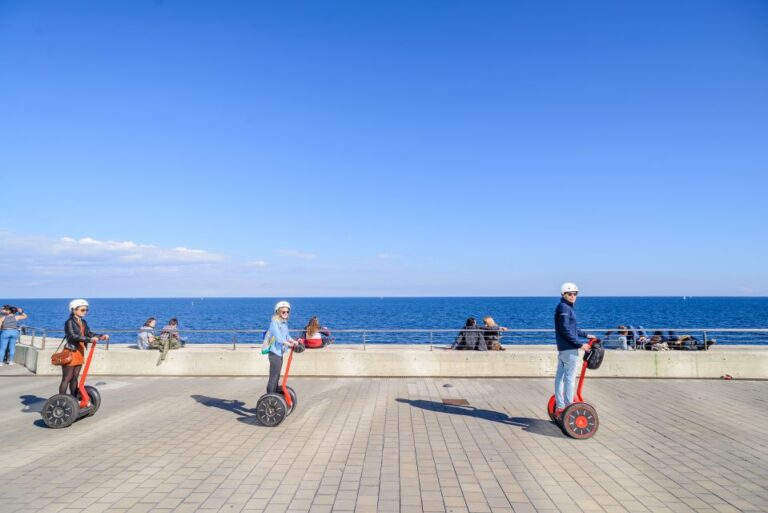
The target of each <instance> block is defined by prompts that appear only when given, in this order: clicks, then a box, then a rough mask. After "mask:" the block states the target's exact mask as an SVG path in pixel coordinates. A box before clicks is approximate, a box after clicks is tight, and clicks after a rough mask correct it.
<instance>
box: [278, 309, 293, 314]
mask: <svg viewBox="0 0 768 513" xmlns="http://www.w3.org/2000/svg"><path fill="white" fill-rule="evenodd" d="M289 313H291V311H290V310H280V315H283V314H285V315H288V314H289Z"/></svg>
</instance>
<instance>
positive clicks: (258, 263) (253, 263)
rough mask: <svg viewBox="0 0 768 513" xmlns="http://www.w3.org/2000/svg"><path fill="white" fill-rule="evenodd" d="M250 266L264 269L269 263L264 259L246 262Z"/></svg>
mask: <svg viewBox="0 0 768 513" xmlns="http://www.w3.org/2000/svg"><path fill="white" fill-rule="evenodd" d="M245 265H247V266H248V267H255V268H257V269H264V268H265V267H267V263H266V262H265V261H264V260H250V261H248V262H246V263H245Z"/></svg>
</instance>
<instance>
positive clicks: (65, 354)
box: [51, 337, 72, 365]
mask: <svg viewBox="0 0 768 513" xmlns="http://www.w3.org/2000/svg"><path fill="white" fill-rule="evenodd" d="M65 340H67V337H64V338H63V339H61V344H59V347H57V348H56V352H55V353H53V354H52V355H51V365H69V364H70V363H71V362H72V351H70V350H69V349H67V348H66V347H65V348H64V350H62V351H59V349H61V346H62V344H64V341H65Z"/></svg>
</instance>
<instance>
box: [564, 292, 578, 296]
mask: <svg viewBox="0 0 768 513" xmlns="http://www.w3.org/2000/svg"><path fill="white" fill-rule="evenodd" d="M565 295H566V296H578V295H579V293H578V292H566V293H565Z"/></svg>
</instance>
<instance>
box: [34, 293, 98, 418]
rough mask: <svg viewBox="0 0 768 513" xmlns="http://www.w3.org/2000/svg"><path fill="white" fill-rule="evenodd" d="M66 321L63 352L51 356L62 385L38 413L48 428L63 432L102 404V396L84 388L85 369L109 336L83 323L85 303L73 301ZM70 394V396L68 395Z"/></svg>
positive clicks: (91, 388) (86, 387)
mask: <svg viewBox="0 0 768 513" xmlns="http://www.w3.org/2000/svg"><path fill="white" fill-rule="evenodd" d="M69 312H70V314H69V318H68V319H67V321H66V322H65V323H64V340H62V344H64V351H62V352H61V353H58V352H57V353H56V354H54V355H53V357H54V358H52V360H54V359H55V360H56V361H55V362H53V363H54V364H55V365H61V383H60V384H59V393H58V394H57V395H54V396H53V397H51V398H49V399H48V401H46V403H45V405H44V406H43V410H42V412H41V414H42V416H43V421H44V422H45V424H46V425H47V426H48V427H52V428H63V427H68V426H69V425H71V424H72V423H73V422H74V421H75V420H77V419H78V418H80V417H85V416H91V415H93V414H94V413H96V410H98V409H99V406H100V404H101V395H100V394H99V391H98V390H96V388H95V387H92V386H86V385H85V379H86V377H87V372H88V367H89V366H90V363H91V358H93V350H94V349H95V346H96V343H97V342H98V341H99V340H107V339H109V335H99V334H96V333H93V332H92V331H91V329H90V328H89V327H88V323H87V322H86V321H85V316H86V315H87V314H88V301H86V300H85V299H74V300H72V301H70V303H69ZM88 343H91V344H92V345H91V349H90V352H89V353H88V360H87V362H86V360H85V348H86V346H87V345H88ZM84 363H85V368H86V370H85V373H84V374H83V378H82V379H80V380H78V378H79V377H80V369H81V368H82V367H83V364H84ZM67 390H69V394H67Z"/></svg>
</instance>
